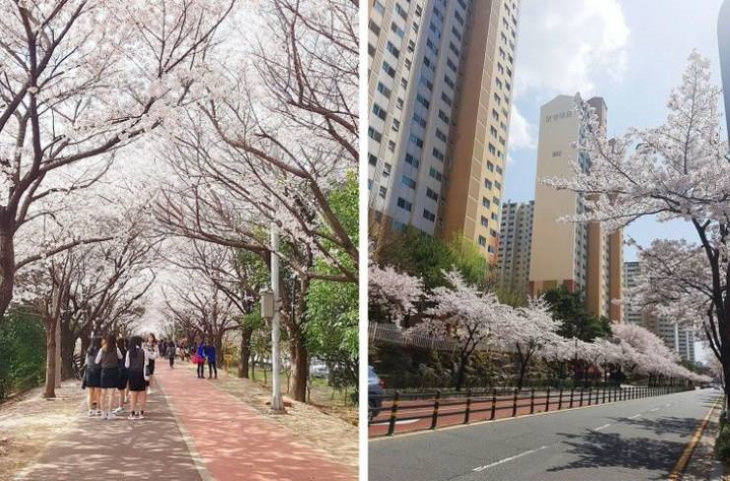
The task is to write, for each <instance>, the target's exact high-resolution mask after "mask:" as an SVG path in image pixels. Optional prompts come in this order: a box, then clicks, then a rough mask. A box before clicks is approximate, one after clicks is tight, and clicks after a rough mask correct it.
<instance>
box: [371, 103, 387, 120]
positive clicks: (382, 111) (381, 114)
mask: <svg viewBox="0 0 730 481" xmlns="http://www.w3.org/2000/svg"><path fill="white" fill-rule="evenodd" d="M373 113H374V114H375V115H376V116H377V117H378V118H379V119H381V120H385V116H386V114H387V112H386V111H385V109H384V108H382V107H381V106H380V105H378V104H376V103H374V104H373Z"/></svg>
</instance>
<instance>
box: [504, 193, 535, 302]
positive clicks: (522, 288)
mask: <svg viewBox="0 0 730 481" xmlns="http://www.w3.org/2000/svg"><path fill="white" fill-rule="evenodd" d="M534 213H535V201H532V200H531V201H529V202H509V201H508V202H504V203H503V204H502V224H501V229H500V232H499V255H498V261H497V265H498V267H499V280H500V284H501V285H502V287H503V288H506V289H510V290H512V291H514V292H522V293H527V286H528V281H529V275H530V246H531V245H532V222H533V218H534Z"/></svg>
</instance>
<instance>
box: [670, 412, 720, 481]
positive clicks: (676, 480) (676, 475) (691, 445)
mask: <svg viewBox="0 0 730 481" xmlns="http://www.w3.org/2000/svg"><path fill="white" fill-rule="evenodd" d="M721 401H722V400H721V399H718V400H716V401H715V403H714V404H713V405H712V407H711V408H710V409H709V410H708V411H707V414H706V415H705V417H704V418H703V419H702V422H700V424H699V426H697V428H695V431H694V433H692V438H691V439H690V441H689V442H688V443H687V445H686V446H685V447H684V450H683V451H682V455H681V456H680V457H679V459H678V460H677V463H676V464H675V465H674V467H673V468H672V470H671V471H670V473H669V477H668V478H667V479H668V480H669V481H681V479H682V477H683V474H684V472H685V471H686V469H687V466H689V462H690V461H691V459H692V455H693V454H694V452H695V448H697V445H698V444H699V442H700V440H701V439H702V435H703V434H704V432H705V429H706V428H707V425H708V423H709V422H710V418H711V417H712V415H713V413H714V412H715V409H717V406H718V405H719V404H720V402H721ZM715 468H716V466H715ZM713 473H714V471H713Z"/></svg>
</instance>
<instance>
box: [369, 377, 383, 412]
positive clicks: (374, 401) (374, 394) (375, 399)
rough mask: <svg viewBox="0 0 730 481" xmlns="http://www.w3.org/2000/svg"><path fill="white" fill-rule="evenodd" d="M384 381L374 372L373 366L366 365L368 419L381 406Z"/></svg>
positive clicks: (378, 410)
mask: <svg viewBox="0 0 730 481" xmlns="http://www.w3.org/2000/svg"><path fill="white" fill-rule="evenodd" d="M384 388H385V383H384V382H383V380H382V379H380V377H379V376H378V375H377V373H376V372H375V368H374V367H373V366H368V408H369V409H368V419H369V420H370V421H372V420H373V419H375V418H376V417H377V416H378V414H380V410H381V409H382V407H383V394H385V389H384Z"/></svg>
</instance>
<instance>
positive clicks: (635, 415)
mask: <svg viewBox="0 0 730 481" xmlns="http://www.w3.org/2000/svg"><path fill="white" fill-rule="evenodd" d="M639 417H641V414H634V415H633V416H631V417H629V419H636V418H639Z"/></svg>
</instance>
